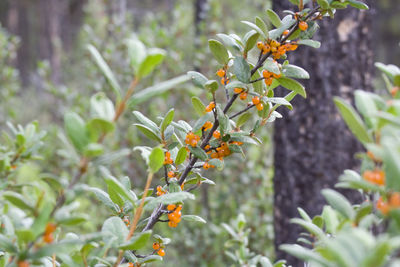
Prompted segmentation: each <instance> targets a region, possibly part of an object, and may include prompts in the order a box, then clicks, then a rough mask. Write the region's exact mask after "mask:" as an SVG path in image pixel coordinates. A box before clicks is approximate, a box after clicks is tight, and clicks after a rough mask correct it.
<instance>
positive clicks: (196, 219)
mask: <svg viewBox="0 0 400 267" xmlns="http://www.w3.org/2000/svg"><path fill="white" fill-rule="evenodd" d="M182 220H184V221H188V222H199V223H206V220H204V219H203V218H201V217H200V216H197V215H183V216H182Z"/></svg>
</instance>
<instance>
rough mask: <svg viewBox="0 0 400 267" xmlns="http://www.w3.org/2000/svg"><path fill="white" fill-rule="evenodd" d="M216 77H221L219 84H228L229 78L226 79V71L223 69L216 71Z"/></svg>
mask: <svg viewBox="0 0 400 267" xmlns="http://www.w3.org/2000/svg"><path fill="white" fill-rule="evenodd" d="M217 76H218V77H221V84H223V85H227V84H228V83H229V78H228V77H226V71H225V70H224V69H219V70H218V71H217Z"/></svg>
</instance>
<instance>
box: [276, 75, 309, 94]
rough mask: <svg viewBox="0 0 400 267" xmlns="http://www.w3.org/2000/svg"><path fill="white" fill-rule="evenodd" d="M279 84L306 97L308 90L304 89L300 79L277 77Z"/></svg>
mask: <svg viewBox="0 0 400 267" xmlns="http://www.w3.org/2000/svg"><path fill="white" fill-rule="evenodd" d="M277 80H278V82H279V84H280V85H282V86H283V87H285V88H286V89H289V90H291V91H293V92H295V93H297V94H299V95H301V96H302V97H304V98H306V97H307V94H306V90H305V89H304V86H303V85H301V84H300V83H299V82H298V81H295V80H293V79H290V78H287V77H281V78H278V79H277Z"/></svg>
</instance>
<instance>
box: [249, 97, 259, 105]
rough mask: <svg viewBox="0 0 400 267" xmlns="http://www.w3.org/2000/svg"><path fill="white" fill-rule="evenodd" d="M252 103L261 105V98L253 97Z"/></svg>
mask: <svg viewBox="0 0 400 267" xmlns="http://www.w3.org/2000/svg"><path fill="white" fill-rule="evenodd" d="M251 101H252V102H253V104H254V105H257V104H259V103H260V98H259V97H258V96H255V97H253V99H251Z"/></svg>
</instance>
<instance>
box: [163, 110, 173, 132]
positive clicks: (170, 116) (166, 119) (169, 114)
mask: <svg viewBox="0 0 400 267" xmlns="http://www.w3.org/2000/svg"><path fill="white" fill-rule="evenodd" d="M174 115H175V111H174V109H173V108H171V109H170V110H169V111H168V112H167V115H165V117H164V119H163V121H162V122H161V127H160V128H161V132H162V133H163V132H164V131H165V129H166V128H167V126H168V125H170V124H171V122H172V120H173V119H174Z"/></svg>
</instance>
